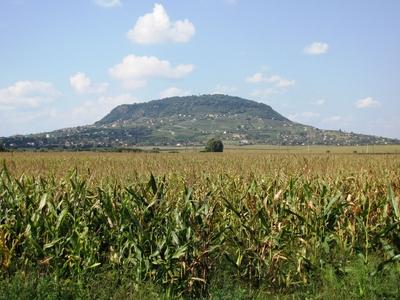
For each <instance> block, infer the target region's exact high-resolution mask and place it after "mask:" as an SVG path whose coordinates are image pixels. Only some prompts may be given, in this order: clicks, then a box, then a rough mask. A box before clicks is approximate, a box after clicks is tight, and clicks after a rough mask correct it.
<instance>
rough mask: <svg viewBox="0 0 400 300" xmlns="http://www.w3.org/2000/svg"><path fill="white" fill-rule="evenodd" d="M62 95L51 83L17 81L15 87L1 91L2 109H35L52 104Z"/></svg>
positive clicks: (0, 103)
mask: <svg viewBox="0 0 400 300" xmlns="http://www.w3.org/2000/svg"><path fill="white" fill-rule="evenodd" d="M60 95H61V93H60V92H59V91H57V90H56V88H55V87H54V86H53V84H52V83H50V82H45V81H28V80H26V81H17V82H16V83H14V84H13V85H11V86H9V87H7V88H4V89H0V107H1V108H2V109H15V108H35V107H39V106H41V105H43V104H45V103H50V102H52V101H53V100H54V99H55V98H57V97H59V96H60Z"/></svg>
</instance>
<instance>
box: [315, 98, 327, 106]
mask: <svg viewBox="0 0 400 300" xmlns="http://www.w3.org/2000/svg"><path fill="white" fill-rule="evenodd" d="M325 103H326V100H325V99H318V100H317V101H315V102H313V103H312V104H314V105H318V106H321V105H324V104H325Z"/></svg>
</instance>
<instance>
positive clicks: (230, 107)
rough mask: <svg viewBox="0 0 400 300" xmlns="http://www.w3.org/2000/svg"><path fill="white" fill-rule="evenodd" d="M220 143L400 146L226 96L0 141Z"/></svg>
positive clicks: (123, 112)
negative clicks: (325, 127)
mask: <svg viewBox="0 0 400 300" xmlns="http://www.w3.org/2000/svg"><path fill="white" fill-rule="evenodd" d="M215 137H216V138H220V139H222V140H223V141H224V142H226V143H230V144H237V145H246V144H253V143H257V144H271V145H305V144H318V145H367V144H400V141H399V140H397V139H390V138H384V137H377V136H371V135H364V134H356V133H352V132H351V133H348V132H342V131H335V130H321V129H318V128H315V127H312V126H308V125H303V124H299V123H296V122H293V121H291V120H289V119H287V118H286V117H284V116H283V115H281V114H279V113H278V112H276V111H275V110H274V109H273V108H272V107H271V106H269V105H267V104H264V103H261V102H256V101H253V100H249V99H243V98H240V97H235V96H229V95H223V94H213V95H198V96H183V97H169V98H164V99H159V100H152V101H148V102H142V103H133V104H123V105H119V106H117V107H115V108H114V109H112V110H111V111H110V113H108V114H107V115H106V116H104V117H103V118H101V119H100V120H99V121H97V122H95V123H94V124H92V125H86V126H78V127H72V128H64V129H60V130H55V131H51V132H45V133H40V134H31V135H23V136H13V137H8V138H0V143H3V144H5V146H6V147H7V148H67V149H91V148H98V147H100V148H107V147H113V148H121V147H122V148H123V147H128V148H129V147H136V146H142V145H153V146H162V145H183V144H185V145H201V144H204V143H205V142H206V141H207V140H208V139H210V138H215Z"/></svg>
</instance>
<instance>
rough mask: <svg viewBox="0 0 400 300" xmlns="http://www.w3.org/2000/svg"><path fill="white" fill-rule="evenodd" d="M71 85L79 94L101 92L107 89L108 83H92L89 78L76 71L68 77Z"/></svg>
mask: <svg viewBox="0 0 400 300" xmlns="http://www.w3.org/2000/svg"><path fill="white" fill-rule="evenodd" d="M69 83H70V84H71V87H72V88H73V89H74V90H75V91H76V92H77V93H79V94H101V93H104V92H105V91H106V90H107V87H108V84H107V83H105V82H103V83H98V84H93V83H92V81H91V80H90V78H89V77H88V76H87V75H86V74H85V73H81V72H78V73H76V74H75V75H73V76H71V77H70V78H69Z"/></svg>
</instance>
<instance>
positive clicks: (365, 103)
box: [356, 97, 382, 108]
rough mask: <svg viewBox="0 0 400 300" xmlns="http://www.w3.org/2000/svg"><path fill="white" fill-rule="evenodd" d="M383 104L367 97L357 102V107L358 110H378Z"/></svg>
mask: <svg viewBox="0 0 400 300" xmlns="http://www.w3.org/2000/svg"><path fill="white" fill-rule="evenodd" d="M381 105H382V104H381V102H379V101H378V100H375V99H374V98H372V97H367V98H364V99H360V100H358V101H357V102H356V106H357V107H358V108H376V107H380V106H381Z"/></svg>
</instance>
